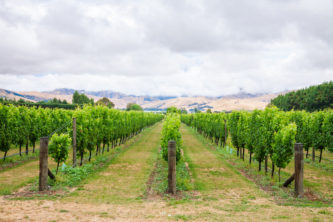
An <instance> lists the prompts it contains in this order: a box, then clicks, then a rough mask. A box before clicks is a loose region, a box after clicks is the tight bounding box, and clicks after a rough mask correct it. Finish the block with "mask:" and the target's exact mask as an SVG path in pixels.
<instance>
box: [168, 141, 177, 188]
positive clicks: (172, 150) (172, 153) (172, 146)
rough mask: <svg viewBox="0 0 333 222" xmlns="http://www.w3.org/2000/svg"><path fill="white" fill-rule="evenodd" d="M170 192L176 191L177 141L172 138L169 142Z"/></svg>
mask: <svg viewBox="0 0 333 222" xmlns="http://www.w3.org/2000/svg"><path fill="white" fill-rule="evenodd" d="M168 163H169V172H168V193H172V194H175V193H176V142H175V141H173V140H171V141H169V144H168Z"/></svg>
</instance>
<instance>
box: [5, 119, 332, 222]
mask: <svg viewBox="0 0 333 222" xmlns="http://www.w3.org/2000/svg"><path fill="white" fill-rule="evenodd" d="M160 130H161V125H157V126H155V127H153V128H152V129H151V130H150V131H146V132H144V135H143V136H142V138H140V140H139V141H138V142H137V143H135V144H133V146H131V147H129V149H128V150H127V151H125V152H123V153H122V154H121V155H120V156H118V157H117V158H116V159H115V160H114V162H113V163H112V164H111V165H110V167H109V168H107V170H105V171H103V172H101V173H100V174H98V175H96V176H95V177H94V178H91V179H90V180H89V181H88V182H87V184H86V185H84V186H83V190H79V191H77V192H74V193H73V194H72V195H70V196H68V197H65V198H63V199H58V200H55V201H52V200H26V201H19V200H10V201H9V200H4V199H1V198H0V221H2V220H3V221H17V220H22V221H274V220H277V221H332V219H333V218H332V215H333V210H332V208H306V207H304V208H302V207H293V206H278V205H277V204H276V203H275V202H274V201H273V200H272V198H271V197H270V196H268V195H267V194H266V193H264V192H263V191H261V190H260V189H259V188H257V187H256V186H255V185H254V184H253V183H252V182H250V181H248V180H247V179H246V178H244V177H243V176H242V175H241V174H239V173H238V172H237V170H236V169H234V168H233V166H230V165H228V164H227V163H226V162H225V161H224V160H222V159H221V158H220V157H219V156H218V155H217V154H216V153H215V152H214V151H212V150H211V149H210V148H209V147H208V146H206V145H204V143H202V142H201V141H200V140H199V139H198V137H197V136H196V135H195V134H194V133H193V131H191V130H189V129H188V128H187V127H184V126H182V128H181V131H182V136H183V142H184V143H183V144H184V151H185V155H186V156H187V158H188V159H189V160H190V167H191V170H192V171H193V177H194V182H195V186H196V188H197V191H195V192H194V194H189V196H188V198H184V199H181V200H177V199H172V198H171V199H168V198H165V199H161V198H159V199H149V200H144V199H142V198H141V195H142V194H143V190H144V187H145V183H146V181H147V180H148V177H149V174H150V172H151V170H152V167H153V165H154V160H155V159H156V153H157V152H156V151H157V149H158V146H159V138H160Z"/></svg>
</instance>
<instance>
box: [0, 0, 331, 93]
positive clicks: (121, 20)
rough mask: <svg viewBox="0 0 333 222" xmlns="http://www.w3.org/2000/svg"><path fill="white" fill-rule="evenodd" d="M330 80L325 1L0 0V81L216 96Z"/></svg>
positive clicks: (0, 84) (16, 85)
mask: <svg viewBox="0 0 333 222" xmlns="http://www.w3.org/2000/svg"><path fill="white" fill-rule="evenodd" d="M329 80H333V1H332V0H316V1H314V0H304V1H303V0H255V1H249V0H232V1H230V0H201V1H200V0H198V1H195V0H188V1H182V0H165V1H158V0H149V1H148V0H146V1H145V0H143V1H141V0H135V1H134V0H133V1H123V0H122V1H119V0H114V1H110V0H108V1H107V0H105V1H102V0H101V1H98V0H94V1H92V0H90V1H88V0H78V1H72V0H57V1H47V0H43V1H42V0H40V1H38V0H0V88H6V89H10V90H19V91H20V90H21V91H22V90H40V91H42V90H52V89H55V88H75V89H86V90H113V91H120V92H123V93H131V94H137V95H183V94H187V95H208V96H219V95H225V94H233V93H237V92H238V91H239V90H240V89H242V90H243V91H246V92H251V93H255V92H279V91H283V90H286V89H297V88H300V87H305V86H309V85H314V84H319V83H321V82H323V81H329Z"/></svg>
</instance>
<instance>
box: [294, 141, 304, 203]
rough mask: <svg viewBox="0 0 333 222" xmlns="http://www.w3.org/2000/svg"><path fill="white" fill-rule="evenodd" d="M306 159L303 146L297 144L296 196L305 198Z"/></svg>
mask: <svg viewBox="0 0 333 222" xmlns="http://www.w3.org/2000/svg"><path fill="white" fill-rule="evenodd" d="M303 159H304V157H303V144H301V143H295V196H296V197H298V198H303V196H304V190H303V178H304V160H303Z"/></svg>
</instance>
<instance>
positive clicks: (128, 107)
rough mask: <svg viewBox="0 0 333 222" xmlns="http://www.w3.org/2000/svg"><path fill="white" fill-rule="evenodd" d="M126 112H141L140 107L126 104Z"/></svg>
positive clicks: (134, 104)
mask: <svg viewBox="0 0 333 222" xmlns="http://www.w3.org/2000/svg"><path fill="white" fill-rule="evenodd" d="M126 110H127V111H131V110H136V111H142V110H143V109H142V107H141V106H140V105H138V104H136V103H128V104H127V106H126Z"/></svg>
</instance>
